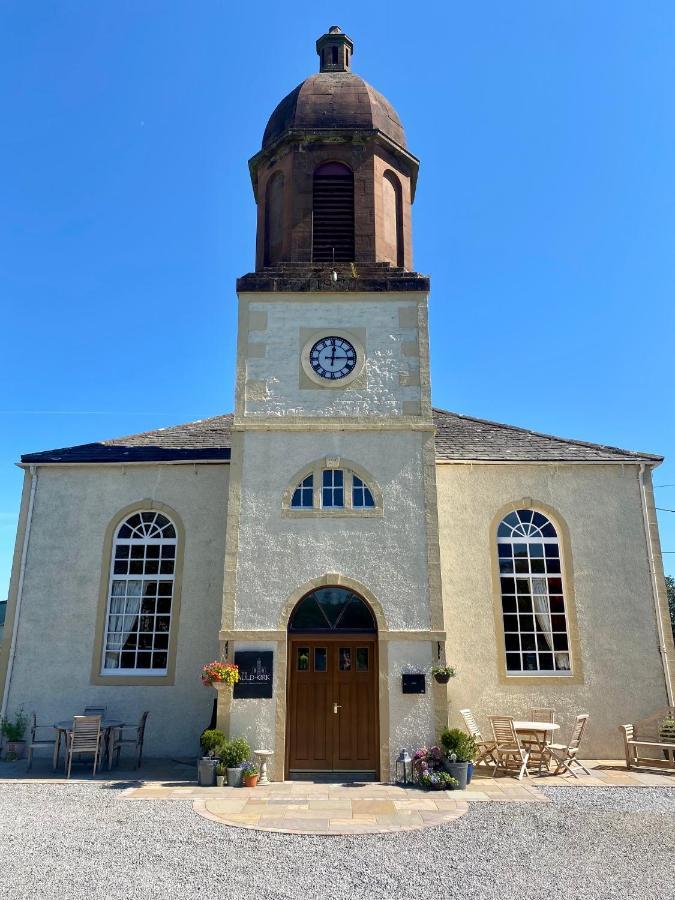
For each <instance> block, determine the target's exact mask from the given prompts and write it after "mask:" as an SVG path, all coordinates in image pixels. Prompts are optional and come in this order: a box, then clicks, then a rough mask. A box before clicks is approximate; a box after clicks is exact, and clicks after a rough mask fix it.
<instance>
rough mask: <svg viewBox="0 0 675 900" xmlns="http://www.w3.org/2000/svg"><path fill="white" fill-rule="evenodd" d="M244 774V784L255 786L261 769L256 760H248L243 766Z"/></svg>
mask: <svg viewBox="0 0 675 900" xmlns="http://www.w3.org/2000/svg"><path fill="white" fill-rule="evenodd" d="M241 771H242V775H243V776H244V784H245V785H246V787H250V788H252V787H255V786H256V784H257V783H258V777H259V775H260V769H259V768H258V767H257V766H256V764H255V763H254V762H246V763H244V765H243V766H242V767H241Z"/></svg>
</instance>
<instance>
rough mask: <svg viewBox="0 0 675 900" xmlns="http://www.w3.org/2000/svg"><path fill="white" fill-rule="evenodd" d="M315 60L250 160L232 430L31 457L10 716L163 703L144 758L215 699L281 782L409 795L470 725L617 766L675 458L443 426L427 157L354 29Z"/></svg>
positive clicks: (654, 593) (208, 426) (462, 422)
mask: <svg viewBox="0 0 675 900" xmlns="http://www.w3.org/2000/svg"><path fill="white" fill-rule="evenodd" d="M316 49H317V53H318V56H319V71H318V72H317V73H315V74H313V75H310V76H309V77H308V78H307V79H306V80H305V81H303V82H302V84H300V85H299V86H298V87H296V88H295V90H293V91H292V92H291V93H290V94H289V95H288V96H287V97H285V98H284V99H283V100H282V101H281V102H280V103H279V105H278V106H277V108H276V109H275V110H274V112H273V113H272V115H271V117H270V118H269V121H268V123H267V127H266V128H265V131H264V135H263V140H262V147H261V149H260V150H259V152H257V153H256V154H255V155H254V156H253V157H252V158H251V160H250V161H249V168H250V174H251V180H252V184H253V194H254V197H255V202H256V204H257V211H258V217H257V240H256V264H255V271H254V272H250V273H248V274H245V275H243V277H241V278H239V279H238V282H237V295H238V342H237V359H236V395H235V402H234V412H233V413H231V414H230V413H228V414H224V415H220V416H216V417H214V418H211V419H206V420H202V421H195V422H190V423H188V424H184V425H176V426H174V427H170V428H162V429H159V430H156V431H148V432H145V433H142V434H135V435H131V436H127V437H122V438H115V439H112V440H102V441H99V442H96V443H90V444H85V445H81V446H74V447H68V448H64V449H58V450H50V451H45V452H40V453H29V454H27V455H25V456H23V457H22V459H21V463H20V465H21V467H22V468H23V469H24V472H25V483H24V490H23V498H22V502H21V512H20V520H19V528H18V536H17V542H16V550H15V556H14V567H13V574H12V580H11V587H10V595H9V603H8V609H7V621H6V626H5V636H4V640H3V643H2V647H1V655H0V686H2V710H3V711H6V712H7V713H9V714H10V715H12V714H13V712H14V711H15V710H16V709H18V708H19V707H21V706H23V707H24V708H25V710H26V711H27V712H30V711H32V710H35V711H36V712H37V714H38V718H39V720H40V721H45V722H55V721H57V720H61V719H65V718H68V717H71V716H73V715H74V714H79V713H81V712H82V711H83V709H84V707H85V706H105V707H106V709H107V711H108V714H109V715H110V716H112V717H114V718H115V719H121V720H124V721H126V722H129V723H131V722H137V721H138V720H139V718H140V716H141V713H142V712H143V711H144V710H149V712H150V717H149V720H148V727H147V734H146V747H145V751H146V754H147V755H149V756H161V757H168V756H172V757H187V756H191V757H195V756H196V755H197V753H198V750H199V735H200V733H201V731H202V730H203V729H204V728H205V727H207V726H208V724H209V722H210V720H211V718H212V712H213V708H214V700H215V699H216V696H217V723H218V727H220V728H222V729H224V730H225V731H226V732H227V733H228V734H229V735H231V736H238V735H244V736H246V737H247V738H248V740H249V742H250V744H251V746H252V748H254V749H267V750H270V751H272V752H273V754H274V755H273V757H272V758H271V762H270V767H269V768H270V774H271V777H272V778H274V779H284V778H289V777H293V776H305V777H306V776H307V774H308V773H309V774H310V775H311V773H319V772H320V773H331V772H334V773H341V774H342V775H344V774H345V773H348V772H349V773H358V775H359V776H360V777H363V778H377V779H381V780H388V779H391V778H393V775H394V761H395V759H396V757H397V755H398V753H399V752H400V749H401V748H402V747H405V748H407V749H409V750H412V749H414V748H415V747H418V746H421V745H423V744H425V743H427V744H428V743H434V742H436V740H437V736H438V734H439V731H440V730H441V729H442V728H443V727H444V726H445V725H446V724H447V722H448V721H449V722H450V723H451V724H452V725H461V719H460V717H459V710H460V709H462V708H465V707H468V708H470V709H471V710H472V712H473V713H474V715H475V717H476V718H477V720H478V722H479V724H480V725H481V726H482V729H483V731H484V732H485V733H486V734H488V733H489V720H488V717H489V716H490V715H492V714H501V715H513V716H514V717H516V718H523V717H527V713H528V711H529V709H530V708H531V707H534V706H537V707H538V706H550V707H554V708H555V710H556V715H557V721H558V722H559V723H560V724H561V728H562V730H561V732H560V733H561V735H566V734H567V731H568V729H569V728H570V727H571V724H572V722H573V720H574V717H575V716H576V715H577V714H578V713H581V712H587V713H589V714H590V719H589V727H588V730H587V733H586V737H585V743H584V746H583V748H582V753H583V754H584V755H586V756H589V757H612V758H616V757H618V756H620V754H621V746H622V744H621V738H620V735H619V732H618V730H617V726H618V725H619V724H621V723H622V722H629V721H633V720H635V719H639V718H641V717H644V716H645V715H647V714H650V713H651V712H652V711H653V710H655V709H657V708H659V707H663V706H665V705H667V704H668V703H672V673H673V670H674V668H675V654H674V651H673V641H672V635H671V631H670V623H669V618H668V609H667V601H666V591H665V583H664V576H663V567H662V560H661V555H660V548H659V537H658V530H657V524H656V514H655V510H654V498H653V493H652V470H653V469H654V468H655V467H656V466H658V465H659V463H660V462H661V461H662V458H661V457H659V456H654V455H652V454H649V453H639V452H635V451H630V450H621V449H618V448H615V447H608V446H603V445H598V444H592V443H587V442H585V441H578V440H568V439H564V438H560V437H553V436H551V435H547V434H539V433H535V432H532V431H528V430H526V429H523V428H518V427H515V426H511V425H503V424H499V423H496V422H490V421H485V420H483V419H478V418H472V417H470V416H465V415H459V414H456V413H452V412H447V411H445V410H442V409H436V408H434V407H432V402H431V385H430V373H429V333H428V324H427V323H428V318H427V313H428V301H429V293H430V283H429V278H428V277H427V276H425V275H422V274H419V273H418V272H416V271H415V268H414V264H413V248H412V217H411V211H412V206H413V202H414V199H415V188H416V185H417V176H418V168H419V161H418V159H417V158H416V157H415V156H414V154H413V152H412V151H411V149H410V148H409V147H408V144H407V141H406V135H405V132H404V130H403V126H402V124H401V121H400V119H399V117H398V115H397V113H396V111H395V110H394V108H393V107H392V105H391V104H390V103H389V102H388V101H387V100H386V99H385V98H384V97H383V96H382V95H381V94H380V93H378V91H376V90H375V89H374V88H373V87H371V86H370V85H369V84H367V83H366V82H365V81H364V80H363V79H362V78H361V77H359V76H358V75H356V74H354V72H353V71H352V54H353V50H354V47H353V44H352V41H351V40H350V38H349V37H348V36H347V35H346V34H344V33H343V32H342V31H341V30H340V29H339V28H337V27H335V26H333V27H331V28H330V29H329V30H328V32H327V33H326V34H324V35H323V36H322V37H320V38H319V40H318V41H317V43H316ZM213 659H227V660H229V661H234V662H238V663H239V664H240V666H241V671H242V676H243V677H242V682H240V684H239V685H238V686H237V687H236V688H235V690H234V692H231V691H226V690H222V689H221V690H219V691H218V692H217V693H216V691H214V689H213V688H211V687H205V686H203V685H202V684H201V681H200V674H201V667H202V665H203V664H204V663H207V662H209V661H211V660H213ZM446 664H447V665H452V666H454V667H455V668H456V671H457V674H456V677H454V678H452V679H451V680H450V681H449V682H448V683H447V684H440V683H438V682H437V681H436V680H435V679H434V677H433V676H432V668H433V667H437V666H443V665H446Z"/></svg>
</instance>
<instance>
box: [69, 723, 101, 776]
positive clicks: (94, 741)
mask: <svg viewBox="0 0 675 900" xmlns="http://www.w3.org/2000/svg"><path fill="white" fill-rule="evenodd" d="M102 738H103V734H102V732H101V717H100V716H74V717H73V728H72V731H69V732H68V737H67V741H66V767H67V771H68V774H67V776H66V777H67V778H70V768H71V766H72V764H73V756H74V755H75V754H76V753H93V754H94V775H95V774H96V769H97V767H98V764H99V762H100V760H101V741H102Z"/></svg>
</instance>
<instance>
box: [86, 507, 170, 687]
mask: <svg viewBox="0 0 675 900" xmlns="http://www.w3.org/2000/svg"><path fill="white" fill-rule="evenodd" d="M144 514H145V515H152V516H153V520H152V523H146V527H144V529H143V530H144V531H145V532H146V534H145V535H144V536H143V537H141V536H135V535H132V536H131V537H130V538H121V537H120V536H119V535H120V532H121V531H122V529H123V528H124V526H125V525H128V524H129V522H130V521H131V520H132V519H134V517H136V516H139V515H140V516H143V515H144ZM159 519H162V520H166V524H162V526H161V527H162V529H163V530H164V529H166V528H167V526H171V528H173V533H174V537H172V538H171V537H169V538H167V537H157V536H156V535H155V534H152V533H147V532H151V531H152V530H153V529H155V528H157V527H158V526H157V522H158V520H159ZM148 526H149V527H148ZM120 546H129V547H130V548H131V547H143V548H144V550H143V561H144V563H145V562H147V560H148V556H147V549H146V548H147V547H149V546H157V547H159V556H158V562H159V564H158V568H161V561H162V557H163V552H162V549H161V548H163V547H169V546H171V547H173V548H174V551H173V557H170V556H167V557H166V558H167V559H173V571H172V572H171V573H170V574H168V573H161V572H159V571H158V572H157V573H146V572H143V573H131V572H128V573H126V574H123V573H116V572H115V562H116V561H117V548H118V547H120ZM177 557H178V529H177V528H176V523H175V522H174V521H173V520H172V519H171V518H170V516H168V515H167V514H166V513H164V512H158V511H156V510H144V509H140V510H135V511H134V512H132V513H130V514H129V515H128V516H125V518H124V519H123V520H122V522H120V524H119V525H118V526H117V528H116V529H115V535H114V537H113V541H112V547H111V553H110V575H109V578H108V596H107V602H106V610H105V620H104V623H103V640H102V648H101V669H100V674H101V676H103V677H129V676H131V677H142V678H158V677H165V676H166V675H167V674H168V671H169V660H170V654H171V634H172V628H173V617H174V605H175V598H176V565H177ZM129 559H131V549H130V550H129ZM143 568H144V569H145V565H144V566H143ZM138 581H140V583H141V589H140V590H141V592H140V598H139V599H140V603H139V606H138V612H137V613H135V614H134V613H133V612H132V613H130V614H129V617H131V616H135V618H136V628H135V629H134V628H131V629H130V630H129V632H128V633H126V636H125V637H124V638H123V640H124V642H126V641H127V640H128V638H129V636H130V635H131V634H133V633H134V631H135V633H136V635H137V636H139V635H140V634H151V635H152V648H151V649H150V650H149V651H148V650H145V649H140V650H139V648H138V646H136V649H135V651H134V652H135V654H136V661H137V660H138V653H139V652H141V653H145V652H150V653H155V652H157V653H166V666H164V667H163V668H161V669H160V668H139V667H138V666H135V667H134V668H129V667H127V668H123V667H122V666H120V667H117V668H111V667H107V666H106V656H107V654H108V653H119V654H120V656H121V654H122V652H124V651H123V649H122V646H120V648H119V649H110V646H111V645H110V637H111V635H113V634H124V632H119V631H111V630H110V628H109V624H110V617H111V605H112V601H113V599H114V596H113V585H114V584H115V582H117V583H120V582H121V583H124V584H125V585H127V586H128V585H129V583H131V582H138ZM148 582H157V586H158V587H157V593H156V594H155V597H154V599H155V612H154V613H153V614H152V619H153V628H152V631H145V632H141V631H140V625H141V622H140V619H141V617H142V616H143V615H145V616H147V615H149V614H147V613H146V614H143V613H142V612H141V610H142V606H143V601H144V600H147V599H148V598H146V596H145V585H146V583H148ZM167 583H168V584H170V585H171V591H170V593H169V594H166V595H162V596H160V594H159V585H160V584H167ZM115 596H116V597H120V596H124V597H125V598H127V597H128V596H129V595H128V593H127V590H125V591H124V594H123V595H120V594H116V595H115ZM132 596H133V595H132ZM167 597H168V599H169V612H168V613H161V614H158V613H157V605H158V603H159V601H160V599H161V600H165V599H166V598H167ZM125 613H126V609H125ZM112 615H118V616H119V615H120V613H112ZM158 616H161V617H162V618H168V620H169V622H168V629H167V630H166V631H163V630H162V631H158V630H157V618H158ZM160 634H161V635H164V634H166V647H165V648H158V649H157V650H155V640H156V637H157V635H160ZM126 652H129V651H126ZM120 662H121V659H120Z"/></svg>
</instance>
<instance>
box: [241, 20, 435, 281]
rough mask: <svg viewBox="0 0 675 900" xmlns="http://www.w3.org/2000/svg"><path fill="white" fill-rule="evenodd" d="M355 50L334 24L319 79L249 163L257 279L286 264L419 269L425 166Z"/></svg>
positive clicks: (284, 111) (268, 131) (303, 89)
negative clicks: (357, 62)
mask: <svg viewBox="0 0 675 900" xmlns="http://www.w3.org/2000/svg"><path fill="white" fill-rule="evenodd" d="M353 49H354V45H353V43H352V41H351V40H350V39H349V37H347V35H346V34H343V32H342V31H341V30H340V29H339V28H338V27H337V26H335V25H333V26H332V27H331V28H330V29H329V30H328V32H327V33H326V34H324V35H322V37H320V38H319V40H318V41H317V42H316V50H317V53H318V55H319V61H320V65H319V72H318V73H316V74H314V75H310V76H309V78H306V79H305V81H303V82H302V84H300V85H298V86H297V87H296V88H295V89H294V90H293V91H291V93H290V94H288V96H286V97H284V99H283V100H282V101H281V103H279V105H278V106H277V108H276V109H275V110H274V112H273V113H272V115H271V116H270V119H269V121H268V123H267V127H266V128H265V133H264V135H263V141H262V149H261V150H260V152H259V153H257V154H256V155H255V156H254V157H253V158H252V159H251V160H250V161H249V167H250V171H251V178H252V181H253V190H254V193H255V197H256V202H257V205H258V236H257V248H256V270H257V271H261V270H262V269H266V268H269V267H274V266H278V265H280V264H284V263H295V264H298V263H305V264H312V265H313V266H317V265H319V266H320V265H323V266H332V265H333V264H336V265H339V264H343V265H344V264H345V263H355V264H358V263H360V264H362V265H363V264H377V263H380V264H389V265H390V266H391V267H395V268H397V269H399V270H401V269H404V270H411V269H412V230H411V206H412V202H413V199H414V194H415V184H416V180H417V171H418V168H419V161H418V160H417V159H416V158H415V157H414V156H413V155H412V154H411V153H409V151H408V150H407V147H406V139H405V134H404V131H403V126H402V124H401V120H400V119H399V117H398V115H397V113H396V110H395V109H394V108H393V106H392V105H391V104H390V103H389V101H388V100H386V98H385V97H383V96H382V94H380V93H379V92H378V91H376V90H375V89H374V88H373V87H371V86H370V85H369V84H368V83H367V82H366V81H364V80H363V78H361V77H360V76H359V75H355V74H354V73H353V72H352V71H351V64H352V53H353Z"/></svg>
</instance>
